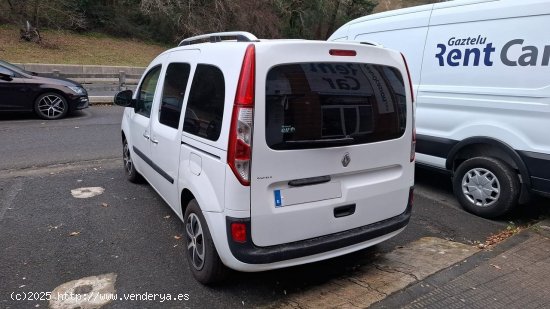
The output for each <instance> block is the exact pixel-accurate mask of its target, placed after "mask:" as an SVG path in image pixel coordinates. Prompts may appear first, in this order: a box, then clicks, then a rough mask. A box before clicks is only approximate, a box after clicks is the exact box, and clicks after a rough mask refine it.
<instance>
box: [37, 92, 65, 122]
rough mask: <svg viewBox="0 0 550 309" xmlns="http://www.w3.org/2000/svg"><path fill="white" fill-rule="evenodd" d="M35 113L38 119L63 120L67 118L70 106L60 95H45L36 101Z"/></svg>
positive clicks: (49, 93) (51, 93)
mask: <svg viewBox="0 0 550 309" xmlns="http://www.w3.org/2000/svg"><path fill="white" fill-rule="evenodd" d="M34 111H35V113H36V114H37V115H38V117H40V118H42V119H46V120H55V119H61V118H63V117H65V116H67V113H68V112H69V104H68V103H67V99H65V97H64V96H63V95H61V94H59V93H55V92H48V93H43V94H41V95H39V96H38V98H36V101H34Z"/></svg>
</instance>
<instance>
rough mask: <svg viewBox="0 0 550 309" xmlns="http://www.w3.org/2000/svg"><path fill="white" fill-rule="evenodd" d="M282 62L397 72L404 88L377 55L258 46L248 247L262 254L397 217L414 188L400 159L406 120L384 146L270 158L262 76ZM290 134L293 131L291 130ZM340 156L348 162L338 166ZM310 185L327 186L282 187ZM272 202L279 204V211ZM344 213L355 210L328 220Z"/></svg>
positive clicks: (385, 58) (387, 57)
mask: <svg viewBox="0 0 550 309" xmlns="http://www.w3.org/2000/svg"><path fill="white" fill-rule="evenodd" d="M331 49H342V50H355V51H357V56H355V57H334V56H330V55H329V50H331ZM283 54H284V55H286V56H285V60H284V62H283V64H284V63H289V64H292V63H307V64H309V63H327V62H328V63H330V62H333V63H334V64H335V65H337V64H338V63H341V62H342V61H344V62H346V63H347V62H355V63H371V64H383V65H387V66H391V67H395V68H398V69H399V70H400V72H401V74H402V75H404V76H403V79H404V82H405V83H407V82H408V80H407V76H406V71H405V68H404V65H403V62H402V59H401V56H400V55H399V54H398V53H395V52H392V51H388V50H385V49H382V48H379V47H370V46H363V45H359V44H349V43H348V44H346V43H344V44H323V45H320V44H318V43H306V42H301V43H300V42H289V44H288V45H287V44H277V45H273V46H271V45H270V44H262V45H258V46H257V48H256V56H257V64H256V65H257V66H256V74H257V78H256V104H255V111H254V113H255V117H254V133H253V136H254V138H253V150H252V174H251V201H252V204H251V234H252V240H253V243H254V244H255V245H257V246H260V247H264V246H273V245H279V244H283V243H289V242H295V241H300V240H304V239H310V238H314V237H318V236H323V235H329V234H333V233H337V232H340V231H344V230H348V229H353V228H356V227H360V226H365V225H368V224H371V223H374V222H378V221H381V220H384V219H387V218H390V217H394V216H397V215H399V214H401V213H403V212H404V211H405V208H406V206H407V200H408V195H409V189H410V186H411V185H412V183H413V168H412V166H413V164H412V163H410V162H409V153H407V152H406V151H402V150H403V149H408V148H409V147H410V143H411V125H412V119H411V117H407V119H406V121H407V125H406V131H405V132H404V134H403V135H401V136H400V137H398V138H395V139H391V140H384V141H380V142H374V143H366V144H358V145H350V146H334V147H326V148H320V149H319V148H312V149H291V150H276V149H273V148H272V147H270V146H269V145H268V143H267V142H266V136H267V134H268V132H267V131H266V127H267V124H266V117H267V116H266V113H267V112H268V111H267V106H268V105H267V104H268V103H267V102H266V95H267V93H266V88H267V85H266V76H267V75H268V72H269V71H270V70H271V69H273V68H274V67H275V66H276V65H279V64H281V62H282V61H281V59H278V55H283ZM344 75H345V74H343V75H342V77H343V76H344ZM358 79H360V78H358ZM404 88H406V90H405V89H403V91H407V92H408V87H404ZM312 100H314V99H312ZM313 102H314V101H310V103H309V104H310V105H311V104H313V105H311V106H310V108H313V109H309V112H308V113H315V112H316V110H317V109H316V108H319V107H315V106H314V105H315V104H314V103H313ZM296 104H298V103H296ZM305 104H306V105H307V104H308V103H307V102H306V103H305ZM410 104H411V103H410V94H407V113H409V112H410V111H411V105H410ZM271 120H272V119H271ZM282 127H284V125H282ZM297 130H300V129H299V128H298V127H297ZM346 155H347V156H348V157H349V158H351V161H350V162H349V165H347V166H343V163H342V160H343V158H344V157H345V156H346ZM398 162H402V163H398ZM405 162H406V163H405ZM315 177H325V178H326V179H329V180H328V181H327V182H323V183H320V184H311V185H307V186H291V185H290V184H289V182H292V181H294V180H303V179H307V178H315ZM285 192H286V193H285ZM285 194H286V195H287V196H285ZM277 196H280V198H281V200H282V201H281V203H280V204H279V205H277V203H278V202H277V201H276V200H277ZM346 205H354V207H355V211H354V213H353V214H351V215H349V216H345V217H335V208H337V207H340V206H346Z"/></svg>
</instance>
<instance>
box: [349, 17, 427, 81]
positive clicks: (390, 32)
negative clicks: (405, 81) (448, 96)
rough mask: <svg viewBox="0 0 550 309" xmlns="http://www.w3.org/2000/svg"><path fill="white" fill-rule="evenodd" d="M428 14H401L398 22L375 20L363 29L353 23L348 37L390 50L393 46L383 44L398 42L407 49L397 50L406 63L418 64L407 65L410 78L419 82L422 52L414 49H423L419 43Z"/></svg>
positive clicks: (361, 26)
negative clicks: (373, 42)
mask: <svg viewBox="0 0 550 309" xmlns="http://www.w3.org/2000/svg"><path fill="white" fill-rule="evenodd" d="M430 14H431V11H430V10H422V11H415V12H411V13H407V14H401V15H399V19H398V20H397V17H395V16H392V17H388V18H377V19H373V20H371V21H369V26H368V27H364V26H363V24H361V23H354V24H351V25H349V28H350V30H349V31H348V37H349V38H350V40H355V41H365V40H366V41H369V40H372V41H375V42H378V43H380V44H382V45H383V46H384V47H388V48H392V49H395V46H391V45H390V46H386V45H385V44H384V43H383V42H388V41H390V42H391V41H399V44H400V47H407V48H405V49H398V50H399V51H401V52H403V54H404V55H405V57H406V58H407V61H408V62H409V63H416V64H420V65H415V66H412V65H410V64H409V71H410V73H411V78H412V80H413V81H417V80H420V71H421V68H422V66H421V64H422V52H419V51H418V50H416V49H418V48H422V49H423V48H424V47H423V46H422V44H419V42H423V41H425V40H426V35H427V33H428V24H429V22H430ZM388 19H390V20H388ZM404 29H407V35H403V32H402V31H403V30H404Z"/></svg>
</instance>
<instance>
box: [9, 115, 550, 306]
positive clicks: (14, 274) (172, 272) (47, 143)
mask: <svg viewBox="0 0 550 309" xmlns="http://www.w3.org/2000/svg"><path fill="white" fill-rule="evenodd" d="M121 111H122V110H121V109H120V108H117V107H105V106H103V107H96V106H94V107H91V108H89V109H88V110H86V111H83V112H80V113H78V114H76V115H75V116H73V117H72V118H68V119H65V120H61V121H52V122H44V121H42V120H39V119H33V118H32V116H30V115H27V116H23V115H20V116H18V118H17V119H15V120H6V119H3V120H0V140H1V141H2V147H1V148H0V157H1V158H2V160H1V161H0V256H1V259H0V308H29V307H35V306H36V305H39V306H40V307H41V308H44V307H47V306H48V304H47V302H46V301H32V302H29V301H27V302H21V301H14V300H11V299H10V293H11V292H14V291H15V292H18V291H19V292H22V291H35V292H37V291H38V292H40V291H44V292H47V291H52V290H53V289H54V288H55V287H57V286H58V285H60V284H62V283H64V282H68V281H71V280H75V279H78V278H83V277H87V276H93V275H99V274H105V273H115V274H116V275H117V280H116V288H117V292H118V293H144V292H149V293H174V294H175V293H186V294H188V295H189V300H188V301H185V302H183V303H182V302H171V303H159V302H147V303H128V302H112V303H110V304H109V305H107V306H106V308H128V307H144V306H146V307H149V308H156V307H162V308H182V307H189V308H221V307H224V308H226V307H243V306H244V307H251V306H269V305H272V304H276V303H277V302H280V301H281V300H284V299H285V298H286V297H288V296H289V295H293V294H294V295H295V294H298V293H302V292H303V291H306V290H308V289H309V288H312V287H315V286H318V285H319V284H323V283H325V282H327V281H329V280H332V279H335V278H340V277H343V276H346V275H349V274H353V272H354V271H355V270H356V269H357V268H358V267H362V266H363V265H367V264H368V263H369V262H370V261H372V259H373V258H374V257H375V256H377V255H379V254H381V253H384V252H388V251H391V250H393V249H394V248H396V247H399V246H403V245H405V244H408V243H410V242H412V241H414V240H417V239H418V238H420V237H423V236H435V237H439V238H444V239H451V240H454V241H457V242H461V243H465V244H473V243H474V242H476V241H484V240H485V239H486V238H487V237H488V236H489V235H490V234H492V233H496V232H498V231H501V230H503V229H506V227H507V226H508V225H509V224H510V221H512V222H516V223H525V222H526V221H531V220H534V219H536V218H537V217H538V216H540V215H541V213H543V212H546V211H547V208H544V206H543V204H545V203H547V200H541V201H538V202H535V203H532V204H530V205H527V206H526V207H523V208H522V209H520V210H518V211H516V212H515V213H513V214H512V215H510V216H509V217H506V218H503V219H502V220H499V221H490V220H485V219H482V218H478V217H475V216H473V215H470V214H469V213H466V212H465V211H463V210H462V209H461V208H460V207H459V206H458V204H457V203H456V201H455V200H454V198H453V197H452V195H451V188H450V181H449V180H448V179H447V178H446V177H445V176H442V175H435V174H432V173H429V172H425V171H418V173H417V176H418V177H417V189H416V194H415V205H414V208H413V216H412V219H411V223H410V225H409V226H408V227H407V229H406V230H405V231H404V232H403V233H401V234H400V235H398V236H397V237H395V238H393V239H391V240H390V241H387V242H384V243H382V244H380V245H378V246H375V247H373V248H369V249H366V250H363V251H360V252H357V253H354V254H350V255H347V256H344V257H340V258H336V259H332V260H328V261H323V262H319V263H314V264H310V265H304V266H299V267H293V268H290V269H282V270H275V271H269V272H263V273H236V272H235V273H232V275H231V276H230V278H229V280H228V281H227V282H226V283H225V284H224V285H222V286H218V287H214V288H208V287H204V286H202V285H200V284H198V283H197V282H196V281H195V280H194V279H193V278H192V276H191V273H190V271H189V270H188V268H187V263H186V260H185V256H184V251H183V238H180V239H177V238H179V237H180V236H181V235H182V234H183V229H182V224H181V222H180V221H179V220H178V219H177V217H176V216H175V215H174V214H173V212H172V211H171V210H170V208H169V207H168V206H167V205H166V204H165V203H164V202H163V201H162V199H161V198H160V197H159V196H158V195H157V194H156V193H155V192H154V190H153V189H152V188H151V187H150V186H149V185H147V184H141V185H136V184H131V183H129V182H127V181H126V180H125V177H124V173H123V170H122V162H121V160H120V159H119V156H120V142H119V126H120V115H121ZM60 163H62V164H60ZM52 164H58V165H56V166H51V165H52ZM80 187H102V188H104V189H105V192H104V193H103V194H101V195H99V196H95V197H92V198H88V199H76V198H74V197H73V196H72V195H71V190H72V189H76V188H80ZM71 234H76V235H74V236H71ZM175 236H177V237H175Z"/></svg>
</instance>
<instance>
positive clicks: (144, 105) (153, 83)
mask: <svg viewBox="0 0 550 309" xmlns="http://www.w3.org/2000/svg"><path fill="white" fill-rule="evenodd" d="M160 69H161V66H160V65H159V66H157V67H154V68H152V69H151V70H150V71H149V72H148V73H147V75H146V76H145V77H144V78H143V82H142V83H141V86H140V87H139V91H138V94H137V100H136V101H137V102H136V108H135V111H136V113H138V114H140V115H143V116H145V117H147V118H149V116H150V115H151V106H152V105H153V98H154V97H155V89H156V88H157V82H158V80H159V76H160Z"/></svg>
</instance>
